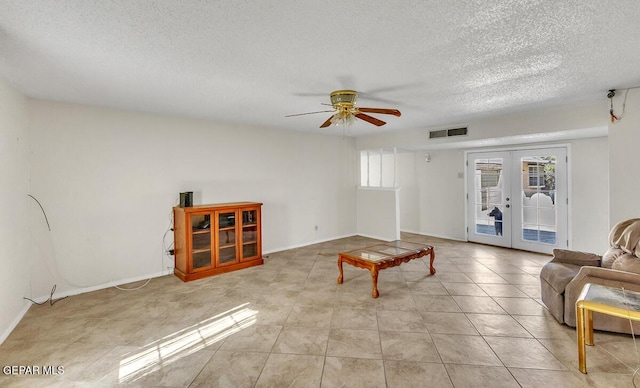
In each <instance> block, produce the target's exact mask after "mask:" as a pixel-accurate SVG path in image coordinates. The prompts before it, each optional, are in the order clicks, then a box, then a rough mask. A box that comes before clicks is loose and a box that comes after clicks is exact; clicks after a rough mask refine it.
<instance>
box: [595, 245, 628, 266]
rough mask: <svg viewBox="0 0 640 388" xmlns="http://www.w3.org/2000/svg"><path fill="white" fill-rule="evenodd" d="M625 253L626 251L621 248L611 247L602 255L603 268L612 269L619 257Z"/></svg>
mask: <svg viewBox="0 0 640 388" xmlns="http://www.w3.org/2000/svg"><path fill="white" fill-rule="evenodd" d="M624 254H625V253H624V251H623V250H622V249H620V248H609V249H607V251H606V252H605V253H604V255H603V256H602V263H601V264H600V266H601V267H602V268H608V269H611V267H613V263H614V262H615V261H616V260H618V257H620V256H622V255H624Z"/></svg>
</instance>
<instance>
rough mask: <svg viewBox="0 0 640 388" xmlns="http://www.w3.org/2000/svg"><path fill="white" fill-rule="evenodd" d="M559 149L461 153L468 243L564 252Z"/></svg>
mask: <svg viewBox="0 0 640 388" xmlns="http://www.w3.org/2000/svg"><path fill="white" fill-rule="evenodd" d="M567 190H568V183H567V150H566V148H565V147H558V148H544V149H543V148H540V149H527V150H513V151H495V152H477V153H476V152H473V153H468V154H467V212H468V213H467V220H468V221H467V228H468V233H467V237H468V240H469V241H474V242H479V243H484V244H491V245H497V246H503V247H509V248H516V249H523V250H527V251H533V252H542V253H551V252H552V250H553V248H567V247H568V230H567V229H568V205H567Z"/></svg>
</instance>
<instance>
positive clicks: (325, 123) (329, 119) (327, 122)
mask: <svg viewBox="0 0 640 388" xmlns="http://www.w3.org/2000/svg"><path fill="white" fill-rule="evenodd" d="M333 116H335V115H333ZM333 116H331V117H329V118H328V119H327V121H325V122H324V123H322V125H321V126H320V128H326V127H328V126H329V125H331V119H332V118H333Z"/></svg>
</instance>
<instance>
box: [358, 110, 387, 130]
mask: <svg viewBox="0 0 640 388" xmlns="http://www.w3.org/2000/svg"><path fill="white" fill-rule="evenodd" d="M355 116H356V117H357V118H359V119H360V120H364V121H366V122H369V123H371V124H373V125H377V126H378V127H380V126H383V125H385V124H386V123H385V122H384V121H382V120H378V119H376V118H375V117H371V116H369V115H366V114H364V113H356V114H355Z"/></svg>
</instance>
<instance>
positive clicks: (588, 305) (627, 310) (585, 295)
mask: <svg viewBox="0 0 640 388" xmlns="http://www.w3.org/2000/svg"><path fill="white" fill-rule="evenodd" d="M594 311H595V312H598V313H602V314H607V315H612V316H614V317H619V318H623V319H628V320H632V321H640V292H635V291H629V290H625V289H622V288H615V287H607V286H601V285H599V284H592V283H587V284H585V285H584V288H583V289H582V292H581V293H580V296H578V300H577V301H576V321H577V325H576V329H577V332H578V369H580V372H582V373H587V353H586V349H585V345H593V344H594V343H593V312H594Z"/></svg>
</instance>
